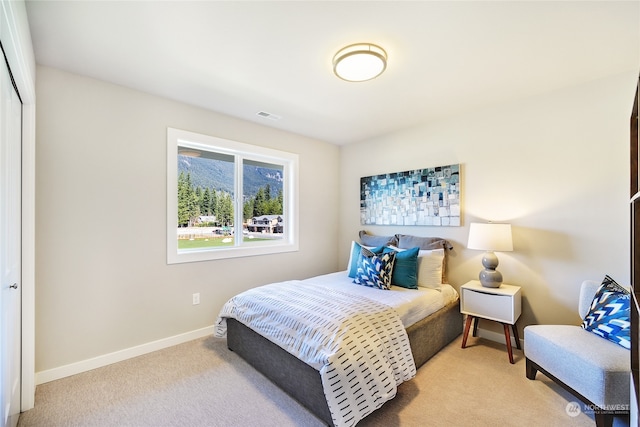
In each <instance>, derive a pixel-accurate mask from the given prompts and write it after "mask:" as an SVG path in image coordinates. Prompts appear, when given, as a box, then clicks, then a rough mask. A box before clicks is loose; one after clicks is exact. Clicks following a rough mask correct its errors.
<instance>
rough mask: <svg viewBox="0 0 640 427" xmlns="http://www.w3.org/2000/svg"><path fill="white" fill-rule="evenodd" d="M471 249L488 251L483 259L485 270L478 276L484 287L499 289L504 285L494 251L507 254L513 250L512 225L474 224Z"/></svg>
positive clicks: (470, 240) (470, 228)
mask: <svg viewBox="0 0 640 427" xmlns="http://www.w3.org/2000/svg"><path fill="white" fill-rule="evenodd" d="M467 247H468V248H469V249H480V250H483V251H486V252H485V253H484V256H483V257H482V265H483V266H484V270H482V271H481V272H480V274H479V275H478V277H479V279H480V283H481V284H482V286H485V287H487V288H499V287H500V285H501V284H502V273H500V272H499V271H498V270H496V268H497V267H498V257H497V256H496V254H494V253H493V252H494V251H499V252H507V251H512V250H513V239H512V238H511V224H494V223H491V222H490V223H488V224H480V223H476V222H472V223H471V225H470V227H469V242H468V243H467Z"/></svg>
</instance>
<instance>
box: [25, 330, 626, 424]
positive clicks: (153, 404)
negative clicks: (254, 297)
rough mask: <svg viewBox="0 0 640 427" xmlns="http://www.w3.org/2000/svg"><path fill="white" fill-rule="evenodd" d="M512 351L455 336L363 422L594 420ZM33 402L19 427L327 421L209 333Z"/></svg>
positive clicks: (69, 381)
mask: <svg viewBox="0 0 640 427" xmlns="http://www.w3.org/2000/svg"><path fill="white" fill-rule="evenodd" d="M514 356H515V359H516V363H515V364H514V365H511V364H510V363H509V360H508V357H507V354H506V350H505V346H504V345H500V344H498V343H493V342H491V341H486V340H482V339H479V338H470V339H469V345H468V346H467V348H466V349H464V350H463V349H461V348H460V339H457V340H456V341H454V342H453V343H451V344H450V345H449V346H448V347H446V348H445V349H444V350H443V351H441V352H440V353H438V354H437V355H436V356H435V357H433V358H432V359H431V360H430V361H428V362H427V363H426V364H425V365H424V366H423V367H421V368H420V369H419V370H418V374H417V376H416V378H415V379H413V380H411V381H409V382H407V383H404V384H402V385H401V386H400V387H399V390H398V395H397V396H396V398H395V399H393V400H392V401H390V402H387V403H386V404H385V405H384V406H383V407H382V408H381V409H379V410H377V411H376V412H374V413H373V414H371V415H370V416H369V417H367V418H366V419H365V420H363V421H361V422H360V423H359V424H358V426H385V427H393V426H492V427H493V426H502V427H504V426H518V427H521V426H535V427H538V426H549V427H551V426H562V427H564V426H594V425H595V423H594V422H593V418H592V417H591V416H589V415H587V414H585V413H584V412H581V413H579V414H578V415H577V416H569V415H568V414H567V411H566V407H567V404H568V403H570V402H572V401H575V399H574V398H572V397H571V395H569V394H567V393H566V392H564V390H562V389H560V388H559V387H557V386H556V385H555V384H554V383H552V382H551V381H549V380H548V379H547V378H546V377H545V376H544V375H542V374H540V373H539V374H538V379H537V380H536V381H530V380H527V379H526V377H525V373H524V371H525V368H524V356H523V354H522V352H521V351H518V350H515V353H514ZM35 402H36V403H35V408H34V409H32V410H30V411H28V412H26V413H23V414H22V415H21V417H20V421H19V423H18V425H19V426H24V427H26V426H47V427H49V426H51V427H54V426H104V427H107V426H193V427H197V426H221V427H222V426H224V427H233V426H266V427H268V426H274V427H275V426H278V427H286V426H309V427H315V426H322V425H323V424H322V423H321V422H320V421H319V420H318V419H317V418H315V417H314V416H313V415H311V414H310V413H309V412H307V411H306V410H305V409H304V408H302V407H301V406H300V405H298V404H297V403H296V402H295V401H294V400H292V399H291V398H289V397H288V396H287V395H286V394H284V393H283V392H282V391H280V389H278V388H277V387H276V386H274V385H273V384H272V383H271V382H269V380H267V379H265V378H264V377H263V376H262V375H260V374H258V373H257V372H256V371H255V370H253V369H252V368H251V367H249V366H248V365H247V364H246V363H245V362H244V361H243V360H242V359H240V358H239V357H238V356H237V355H236V354H234V353H232V352H230V351H229V350H227V347H226V341H225V340H224V339H217V338H213V337H211V338H205V339H200V340H195V341H191V342H188V343H185V344H182V345H179V346H176V347H172V348H168V349H165V350H161V351H158V352H155V353H151V354H147V355H144V356H140V357H137V358H135V359H131V360H127V361H124V362H121V363H117V364H114V365H110V366H106V367H103V368H100V369H96V370H93V371H90V372H85V373H82V374H79V375H75V376H72V377H69V378H64V379H61V380H58V381H53V382H50V383H46V384H42V385H40V386H38V387H37V389H36V401H35ZM615 425H616V426H624V425H628V418H627V419H625V418H619V419H616V423H615Z"/></svg>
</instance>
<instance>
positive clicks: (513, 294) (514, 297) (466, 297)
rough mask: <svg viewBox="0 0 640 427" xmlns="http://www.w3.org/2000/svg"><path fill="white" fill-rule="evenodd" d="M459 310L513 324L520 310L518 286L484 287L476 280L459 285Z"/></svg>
mask: <svg viewBox="0 0 640 427" xmlns="http://www.w3.org/2000/svg"><path fill="white" fill-rule="evenodd" d="M460 291H461V292H460V311H461V312H462V313H464V314H470V315H472V316H475V317H482V318H484V319H489V320H495V321H497V322H501V323H509V324H511V325H513V324H515V323H516V321H517V320H518V317H520V313H521V310H522V305H521V300H520V287H519V286H511V285H506V284H503V285H502V286H500V287H499V288H485V287H483V286H482V285H480V282H479V281H477V280H471V281H469V282H468V283H465V284H464V285H462V286H461V287H460Z"/></svg>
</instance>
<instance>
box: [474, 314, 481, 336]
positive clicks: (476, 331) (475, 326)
mask: <svg viewBox="0 0 640 427" xmlns="http://www.w3.org/2000/svg"><path fill="white" fill-rule="evenodd" d="M479 319H480V318H479V317H474V318H473V336H474V337H477V336H478V320H479Z"/></svg>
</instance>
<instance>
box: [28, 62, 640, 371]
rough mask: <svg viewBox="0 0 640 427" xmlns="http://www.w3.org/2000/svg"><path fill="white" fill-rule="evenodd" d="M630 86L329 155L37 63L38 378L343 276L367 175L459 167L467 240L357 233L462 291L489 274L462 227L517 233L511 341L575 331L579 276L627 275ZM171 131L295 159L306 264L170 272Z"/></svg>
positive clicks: (518, 105)
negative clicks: (493, 224) (415, 255)
mask: <svg viewBox="0 0 640 427" xmlns="http://www.w3.org/2000/svg"><path fill="white" fill-rule="evenodd" d="M636 78H637V71H633V72H628V73H625V74H621V75H617V76H612V77H610V78H607V79H603V80H599V81H595V82H591V83H589V84H584V85H581V86H576V87H572V88H567V89H564V90H561V91H556V92H553V93H548V94H544V95H540V96H538V97H535V98H530V99H526V100H522V101H519V102H514V103H512V104H509V105H502V106H494V107H491V108H487V109H484V110H482V111H474V112H470V113H469V114H465V115H460V116H458V117H454V118H451V119H448V120H443V121H439V122H435V123H428V124H424V125H422V126H419V127H416V128H413V129H408V130H404V131H402V132H397V133H394V134H391V135H386V136H383V137H379V138H376V139H374V140H370V141H365V142H363V143H360V144H353V145H348V146H344V147H335V146H333V145H330V144H326V143H324V142H321V141H316V140H311V139H308V138H304V137H301V136H296V135H292V134H288V133H285V132H280V131H277V130H274V129H269V128H266V127H262V126H259V125H257V124H254V123H248V122H243V121H240V120H236V119H232V118H229V117H226V116H222V115H219V114H215V113H212V112H209V111H205V110H202V109H198V108H195V107H190V106H187V105H184V104H180V103H177V102H173V101H170V100H166V99H163V98H158V97H154V96H151V95H147V94H143V93H140V92H136V91H132V90H129V89H126V88H123V87H119V86H115V85H111V84H107V83H104V82H100V81H96V80H92V79H89V78H86V77H81V76H77V75H73V74H69V73H66V72H63V71H59V70H55V69H51V68H45V67H39V68H38V73H37V96H38V106H37V119H38V122H37V135H38V137H37V198H36V202H37V215H36V217H37V218H36V221H37V222H36V233H37V246H36V259H37V263H36V371H37V372H42V371H46V370H56V369H58V368H60V367H64V366H65V365H68V364H75V363H79V362H82V361H84V360H88V359H91V358H94V357H100V356H102V355H105V354H109V353H111V352H118V351H121V350H126V349H128V348H132V347H135V346H138V345H142V344H145V343H149V342H152V341H154V340H162V339H165V338H167V337H171V336H175V335H179V334H182V333H185V332H189V331H193V330H197V329H199V328H205V327H207V326H210V325H211V324H212V323H213V321H214V319H215V317H216V314H217V312H218V310H219V308H220V307H221V306H222V304H223V303H224V302H225V301H226V300H227V299H228V298H229V297H230V296H232V295H233V294H235V293H237V292H239V291H242V290H244V289H247V288H250V287H253V286H257V285H260V284H263V283H267V282H271V281H276V280H285V279H289V278H296V277H300V278H302V277H308V276H312V275H315V274H320V273H325V272H330V271H335V270H336V269H338V268H340V269H341V268H345V267H346V262H347V259H348V250H349V244H350V241H351V240H352V239H356V238H357V232H358V230H360V229H362V228H363V227H362V226H361V225H360V224H359V211H358V209H359V180H360V177H363V176H369V175H373V174H377V173H385V172H394V171H402V170H408V169H414V168H422V167H431V166H438V165H445V164H452V163H460V164H462V167H463V174H462V181H463V214H464V217H463V223H464V225H463V227H455V228H436V227H367V229H369V230H371V231H373V232H374V233H376V234H394V233H398V232H403V233H407V234H416V235H422V236H430V235H438V236H442V237H445V238H447V239H449V240H450V241H452V243H453V244H454V246H455V250H454V251H453V253H452V254H451V256H450V258H449V259H450V269H449V279H450V282H451V283H452V284H453V285H454V286H455V287H456V288H457V287H459V286H460V285H461V284H463V283H465V282H466V281H467V280H469V279H471V278H475V277H476V275H477V273H478V271H479V270H480V266H481V265H480V259H481V257H482V253H481V252H479V251H471V250H467V249H465V247H464V246H465V244H466V239H467V233H468V224H469V222H472V221H484V220H494V221H508V222H511V223H512V224H513V233H514V247H515V250H514V252H511V253H504V254H499V257H500V260H501V263H500V267H499V269H500V270H501V271H502V273H503V274H504V277H505V282H507V283H512V284H516V285H520V286H522V287H523V297H524V300H523V316H522V317H521V320H520V322H519V327H520V329H522V327H523V326H524V325H526V324H531V323H556V322H559V323H576V322H577V321H578V318H577V315H576V314H575V304H576V301H577V293H578V288H579V286H580V282H581V281H582V280H583V279H585V278H595V279H599V278H601V277H603V276H604V274H610V275H612V277H614V278H615V279H616V280H618V281H620V282H621V283H623V284H626V283H627V282H628V279H629V259H628V258H629V250H628V245H629V242H628V241H629V226H628V222H629V221H628V205H627V201H628V185H629V171H628V145H629V135H628V128H629V114H630V111H631V103H632V98H633V93H634V90H635V79H636ZM168 126H169V127H175V128H178V129H186V130H190V131H194V132H201V133H204V134H209V135H215V136H220V137H225V138H229V139H234V140H237V141H241V142H248V143H253V144H260V145H265V146H268V147H272V148H276V149H281V150H285V151H292V152H296V153H298V154H299V156H300V175H301V178H300V189H301V191H300V194H301V195H302V200H301V205H300V218H301V228H300V230H301V236H300V251H299V252H296V253H289V254H280V255H269V256H262V257H252V258H240V259H232V260H223V261H211V262H201V263H191V264H182V265H171V266H168V265H167V264H166V254H165V246H166V244H165V237H166V236H165V233H166V232H165V223H164V221H165V206H166V188H165V182H166V172H165V164H166V152H165V151H166V128H167V127H168ZM336 165H339V166H336ZM338 207H339V208H338ZM256 272H259V273H258V274H256ZM194 292H200V293H201V301H202V303H201V304H200V305H198V306H193V305H191V294H192V293H194ZM487 323H488V322H487ZM481 327H486V328H487V329H492V326H490V325H486V326H485V325H483V324H481Z"/></svg>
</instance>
